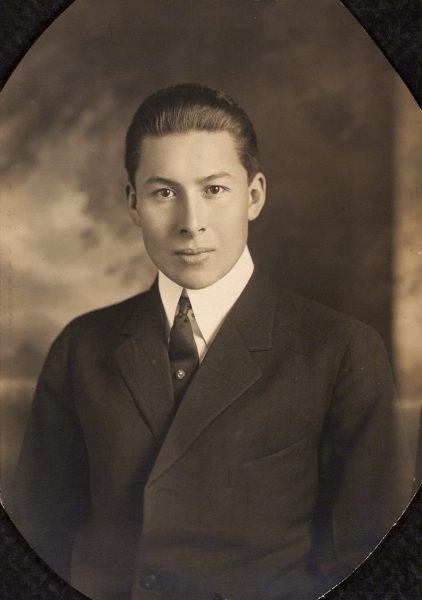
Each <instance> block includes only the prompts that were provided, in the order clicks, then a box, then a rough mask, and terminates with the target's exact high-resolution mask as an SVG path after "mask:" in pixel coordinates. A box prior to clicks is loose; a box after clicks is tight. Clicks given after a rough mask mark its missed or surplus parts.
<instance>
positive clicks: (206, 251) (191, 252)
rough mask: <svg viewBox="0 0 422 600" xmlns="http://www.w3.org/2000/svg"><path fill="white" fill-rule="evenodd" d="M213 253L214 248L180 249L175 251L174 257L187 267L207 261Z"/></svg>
mask: <svg viewBox="0 0 422 600" xmlns="http://www.w3.org/2000/svg"><path fill="white" fill-rule="evenodd" d="M213 252H214V248H182V249H181V250H176V252H175V254H176V256H179V257H180V259H181V260H182V261H183V262H185V263H186V264H188V265H194V264H197V263H200V262H203V261H205V260H207V259H208V258H209V257H210V256H211V254H212V253H213Z"/></svg>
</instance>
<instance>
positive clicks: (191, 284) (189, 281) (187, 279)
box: [167, 273, 222, 290]
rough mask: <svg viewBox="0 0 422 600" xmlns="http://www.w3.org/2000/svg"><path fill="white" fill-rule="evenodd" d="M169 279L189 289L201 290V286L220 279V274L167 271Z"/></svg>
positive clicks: (206, 285)
mask: <svg viewBox="0 0 422 600" xmlns="http://www.w3.org/2000/svg"><path fill="white" fill-rule="evenodd" d="M167 277H169V279H172V280H173V281H174V282H175V283H177V284H178V285H180V286H181V287H184V288H187V289H190V290H201V289H202V288H206V287H208V286H210V285H212V284H213V283H215V282H216V281H218V280H219V279H221V277H222V275H221V276H219V275H214V276H213V275H211V274H205V273H190V274H186V273H183V274H175V273H169V274H167Z"/></svg>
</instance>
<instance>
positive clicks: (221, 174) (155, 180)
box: [144, 171, 233, 186]
mask: <svg viewBox="0 0 422 600" xmlns="http://www.w3.org/2000/svg"><path fill="white" fill-rule="evenodd" d="M227 177H228V178H230V179H233V177H232V176H231V175H230V173H226V171H220V172H219V173H213V174H212V175H207V177H204V178H202V179H197V180H196V181H195V183H198V184H203V183H207V182H208V181H212V180H213V179H222V178H227ZM148 184H159V185H173V186H177V185H180V184H179V183H177V181H173V179H167V177H157V176H154V177H149V178H148V179H147V180H146V181H144V185H148Z"/></svg>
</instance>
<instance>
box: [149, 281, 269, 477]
mask: <svg viewBox="0 0 422 600" xmlns="http://www.w3.org/2000/svg"><path fill="white" fill-rule="evenodd" d="M275 305H276V292H275V289H274V288H273V287H272V285H270V284H269V283H268V281H267V280H266V279H265V278H263V277H258V276H256V275H254V276H253V277H252V279H251V281H250V282H249V283H248V285H247V286H246V288H245V290H244V292H243V293H242V295H241V296H240V298H239V300H238V301H237V302H236V304H235V305H234V307H233V308H232V310H231V311H230V313H229V315H228V316H227V318H226V320H225V321H224V323H223V325H222V327H221V329H220V331H219V332H218V334H217V336H216V338H215V340H214V342H213V343H212V345H211V347H210V348H209V349H208V352H207V354H206V356H205V359H204V361H203V363H202V364H201V366H200V368H199V369H198V371H197V373H196V375H195V377H194V378H193V380H192V381H191V383H190V385H189V388H188V390H187V392H186V394H185V396H184V398H183V400H182V402H181V405H180V407H179V410H178V411H177V413H176V415H175V417H174V420H173V422H172V424H171V426H170V429H169V431H168V434H167V437H166V439H165V441H164V444H163V446H162V448H161V451H160V453H159V455H158V457H157V460H156V461H155V464H154V468H153V470H152V472H151V475H150V478H149V482H150V483H151V482H152V481H154V480H155V479H157V478H158V477H159V476H160V475H161V474H162V473H164V472H165V471H167V469H169V468H170V467H171V466H172V465H173V464H174V463H175V462H176V461H177V460H178V459H179V458H181V456H182V455H183V454H184V453H185V452H186V451H187V450H188V448H189V447H190V445H191V444H192V443H193V441H194V440H195V439H196V438H197V437H198V436H199V435H201V433H202V431H203V430H204V429H205V428H206V427H207V426H208V425H209V424H210V423H211V422H212V421H213V420H214V419H215V418H217V417H218V415H219V414H220V413H222V412H223V411H224V410H225V409H227V408H228V407H229V406H230V405H231V404H232V403H233V402H235V401H236V400H237V399H238V398H239V396H241V395H242V394H244V393H245V392H246V391H247V390H248V389H249V388H250V387H251V386H252V385H253V384H254V383H256V382H257V381H258V380H259V378H260V377H261V376H262V372H261V369H260V367H259V365H258V364H257V362H256V361H255V360H254V358H253V351H257V350H268V349H269V348H271V345H272V332H273V323H274V310H275Z"/></svg>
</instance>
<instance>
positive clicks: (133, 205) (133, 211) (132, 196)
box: [126, 182, 142, 227]
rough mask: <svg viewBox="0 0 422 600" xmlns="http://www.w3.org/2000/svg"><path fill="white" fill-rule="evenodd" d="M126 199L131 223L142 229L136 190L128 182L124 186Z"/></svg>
mask: <svg viewBox="0 0 422 600" xmlns="http://www.w3.org/2000/svg"><path fill="white" fill-rule="evenodd" d="M126 198H127V202H128V208H129V214H130V216H131V217H132V221H133V222H134V223H135V225H137V226H138V227H142V223H141V216H140V214H139V212H138V198H137V196H136V190H135V188H134V187H133V185H132V184H131V183H130V182H129V183H127V184H126Z"/></svg>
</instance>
